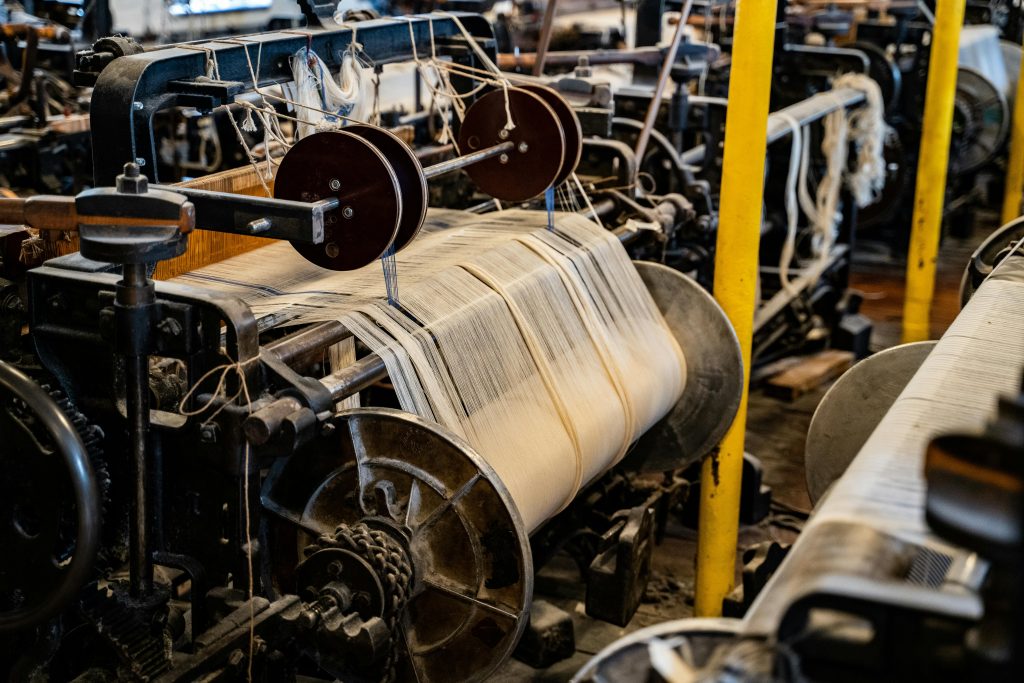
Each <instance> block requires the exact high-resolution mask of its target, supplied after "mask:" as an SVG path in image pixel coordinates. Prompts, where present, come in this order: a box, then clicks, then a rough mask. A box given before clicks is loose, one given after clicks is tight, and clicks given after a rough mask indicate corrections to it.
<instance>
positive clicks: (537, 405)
mask: <svg viewBox="0 0 1024 683" xmlns="http://www.w3.org/2000/svg"><path fill="white" fill-rule="evenodd" d="M430 221H431V223H439V224H444V226H445V228H446V229H436V226H431V227H433V228H435V229H427V230H426V231H425V232H424V233H423V234H422V235H421V236H420V237H419V238H418V239H417V240H415V241H414V242H413V243H412V244H411V245H410V246H409V247H408V248H407V249H405V250H404V251H402V252H401V253H400V254H399V255H398V278H399V294H400V296H399V305H400V309H399V308H395V307H393V306H390V305H388V304H387V303H386V302H385V300H384V298H385V292H384V285H383V277H382V274H381V269H380V265H379V264H372V265H370V266H367V267H366V268H363V269H360V270H358V271H352V272H347V273H335V272H331V271H325V270H322V269H320V268H317V267H316V266H313V265H311V264H309V263H307V262H306V261H305V260H304V259H302V258H301V257H300V256H299V255H298V254H296V253H295V252H294V251H293V250H292V249H291V247H290V245H287V244H283V243H279V244H274V245H270V246H268V247H265V248H262V249H259V250H256V251H253V252H249V253H247V254H243V255H240V256H237V257H234V258H232V259H228V260H226V261H224V262H222V263H219V264H215V265H212V266H208V267H206V268H203V269H201V270H199V271H195V272H193V273H189V274H186V275H184V276H181V277H179V278H177V281H179V282H183V283H187V284H192V285H197V286H202V287H207V288H213V289H217V290H221V291H225V292H228V293H231V294H234V295H236V296H239V297H241V298H242V299H244V300H246V301H247V302H248V303H249V305H250V306H252V308H253V311H254V313H255V314H256V315H257V317H260V316H266V315H274V316H277V317H289V318H291V319H292V320H291V321H292V322H295V323H300V322H301V323H307V322H317V321H324V320H340V321H341V322H342V323H343V324H345V325H346V326H347V327H348V328H349V329H350V330H351V331H352V332H353V334H354V335H355V336H356V337H357V338H358V339H359V340H360V341H362V342H363V343H364V344H365V345H366V346H367V347H369V348H370V349H371V350H372V351H374V352H376V353H378V354H380V356H381V357H382V358H383V360H384V362H385V364H386V366H387V368H388V372H389V375H390V378H391V381H392V383H393V385H394V387H395V391H396V393H397V395H398V399H399V402H400V404H401V406H402V407H403V409H405V410H408V411H409V412H413V413H416V414H418V415H420V416H422V417H424V418H426V419H429V420H433V421H436V422H438V423H440V424H442V425H444V426H445V427H447V428H448V429H450V430H452V431H453V432H455V433H456V434H458V435H459V436H461V437H463V438H465V439H466V440H467V441H468V442H469V443H470V444H472V445H473V447H474V448H475V449H476V450H477V451H478V452H479V453H480V454H481V455H482V456H483V457H484V458H485V459H486V460H487V462H488V463H489V464H490V465H491V466H492V467H493V468H494V469H495V471H496V472H497V474H498V475H499V477H500V478H501V480H502V481H503V482H504V483H505V485H506V486H507V487H508V489H509V492H510V494H511V495H512V498H513V499H514V500H515V502H516V505H517V507H518V508H519V512H520V514H521V515H522V516H523V518H524V521H525V523H526V525H527V528H529V529H530V530H533V529H535V528H536V527H537V526H539V525H540V524H541V523H543V522H544V521H545V520H546V519H548V518H549V517H550V516H552V515H553V514H555V513H556V512H558V511H559V510H560V509H562V508H563V507H564V506H565V505H567V504H568V503H569V502H570V501H571V500H572V499H573V497H574V496H575V495H576V493H577V492H578V491H579V489H580V488H581V487H582V486H585V485H586V484H587V483H588V482H589V481H591V480H593V479H594V478H595V477H596V476H598V475H599V474H601V473H602V472H604V471H606V470H607V469H608V468H609V467H610V466H611V465H612V464H614V463H615V462H617V461H618V460H619V459H620V458H622V457H623V455H624V454H625V452H626V450H627V448H628V447H629V445H630V444H631V443H632V442H633V441H634V440H635V439H636V438H637V437H638V436H639V435H640V434H641V433H642V432H643V431H644V430H646V429H647V428H648V427H650V426H651V425H652V424H654V422H656V421H657V420H658V419H660V418H661V417H662V416H664V415H665V414H666V413H667V412H668V411H669V410H670V409H671V407H672V406H673V405H674V404H675V402H676V401H677V400H678V399H679V397H680V395H681V393H682V390H683V387H684V385H685V377H686V374H685V361H684V358H683V353H682V351H681V350H680V349H679V347H678V345H677V343H676V341H675V339H674V338H673V336H672V334H671V332H670V331H669V329H668V327H667V326H666V324H665V321H664V319H663V318H662V317H661V315H660V313H659V312H658V310H657V308H656V306H655V305H654V302H653V300H652V299H651V297H650V294H649V293H648V292H647V290H646V288H645V287H644V285H643V283H642V282H641V280H640V278H639V276H638V274H637V272H636V270H635V268H634V267H633V266H632V264H631V263H630V262H629V258H628V256H627V255H626V253H625V250H624V249H623V248H622V246H621V245H620V244H619V242H618V240H617V239H616V238H615V237H614V236H613V235H611V234H610V233H608V232H606V231H605V230H603V229H601V228H600V227H598V226H596V225H595V224H593V223H591V222H589V221H587V220H586V219H584V218H582V217H580V216H578V215H575V214H556V221H555V230H553V231H550V230H547V229H546V221H547V216H546V214H545V213H544V212H531V211H504V212H500V213H497V214H490V215H487V216H476V215H472V214H461V213H455V212H448V211H445V212H437V213H434V212H431V218H430Z"/></svg>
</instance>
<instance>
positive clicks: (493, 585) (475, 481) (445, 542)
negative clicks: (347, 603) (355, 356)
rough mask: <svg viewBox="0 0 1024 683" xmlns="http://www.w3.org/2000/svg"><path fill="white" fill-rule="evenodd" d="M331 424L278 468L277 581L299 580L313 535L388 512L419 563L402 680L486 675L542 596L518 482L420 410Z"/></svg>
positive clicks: (404, 626)
mask: <svg viewBox="0 0 1024 683" xmlns="http://www.w3.org/2000/svg"><path fill="white" fill-rule="evenodd" d="M331 424H332V425H333V426H334V431H333V432H332V433H330V434H326V435H323V436H321V437H320V438H319V439H317V440H316V441H314V442H312V443H310V444H308V445H307V446H305V447H304V448H303V449H302V450H301V451H299V452H298V453H297V454H295V455H293V456H291V457H290V458H287V459H281V460H280V461H278V464H277V465H275V467H274V468H273V469H272V470H271V472H270V474H269V475H268V478H267V482H266V484H265V486H264V489H263V492H262V500H263V505H264V507H265V508H266V509H267V510H268V512H270V513H271V514H272V515H273V518H272V519H275V522H274V523H273V524H272V526H271V528H270V529H269V537H270V542H271V543H272V544H273V549H272V551H271V553H270V557H271V558H272V562H273V564H274V565H275V566H274V567H272V571H273V572H274V575H273V577H272V578H273V579H274V580H275V581H276V582H277V584H278V586H280V587H282V588H285V589H287V587H288V585H289V584H290V583H294V576H293V574H294V571H295V570H294V567H295V565H296V563H297V562H296V561H297V559H298V555H299V553H298V548H299V547H300V546H302V545H303V544H304V540H303V539H309V538H311V537H312V538H315V537H316V536H317V535H319V534H324V533H331V532H333V531H334V529H335V528H336V527H337V525H339V524H352V523H355V522H358V521H359V520H361V519H364V518H374V517H386V518H389V519H390V520H391V523H393V524H397V525H399V526H402V527H404V528H405V529H406V530H407V533H408V535H409V539H410V540H409V549H410V556H411V560H412V564H413V567H414V578H413V584H412V590H411V597H410V598H409V602H408V604H407V607H406V609H405V612H404V614H403V615H402V617H401V622H400V630H401V634H400V635H399V637H398V643H397V648H398V661H397V665H396V668H397V670H396V680H400V681H421V682H423V683H427V682H429V681H480V680H486V679H487V678H488V676H489V675H490V674H491V673H493V671H494V670H495V669H496V668H497V667H498V666H499V665H500V664H501V662H503V661H504V660H505V659H506V658H507V657H508V655H509V654H511V651H512V648H514V647H515V644H516V642H517V641H518V640H519V637H520V635H521V634H522V631H523V629H524V628H525V627H526V621H527V618H528V610H529V605H530V601H531V600H532V596H533V560H532V556H531V554H530V540H529V536H528V535H527V532H526V529H525V527H524V526H523V522H522V518H521V517H520V516H519V512H518V510H517V508H516V506H515V503H514V502H513V501H512V497H511V496H510V495H509V493H508V490H507V489H506V488H505V486H504V484H503V483H502V482H501V480H500V479H499V478H498V476H497V474H495V472H494V470H493V469H492V468H491V467H490V465H488V464H487V462H486V461H484V459H483V458H481V457H480V456H479V455H478V454H477V453H476V452H475V451H474V450H473V449H472V447H470V446H469V444H467V443H466V442H465V441H463V440H462V439H460V438H459V437H457V436H455V435H454V434H452V433H451V432H449V431H448V430H446V429H444V428H443V427H441V426H439V425H437V424H435V423H432V422H427V421H426V420H423V419H421V418H419V417H417V416H415V415H411V414H409V413H405V412H402V411H400V410H393V409H390V408H356V409H352V410H345V411H341V412H339V413H338V414H336V415H335V416H334V417H333V418H331ZM298 529H301V530H302V531H298Z"/></svg>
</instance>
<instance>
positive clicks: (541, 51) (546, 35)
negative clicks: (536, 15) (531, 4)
mask: <svg viewBox="0 0 1024 683" xmlns="http://www.w3.org/2000/svg"><path fill="white" fill-rule="evenodd" d="M557 8H558V0H548V4H547V7H545V8H544V20H543V23H541V25H540V39H539V40H538V41H537V60H536V61H535V62H534V63H533V75H534V76H540V75H541V74H543V73H544V62H545V60H546V59H547V54H548V46H549V45H550V44H551V34H552V33H554V31H555V10H556V9H557Z"/></svg>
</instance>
